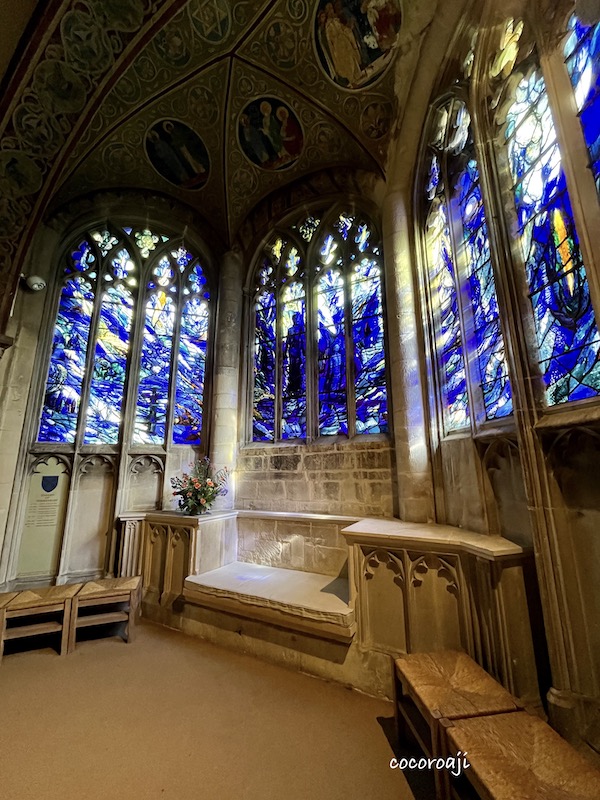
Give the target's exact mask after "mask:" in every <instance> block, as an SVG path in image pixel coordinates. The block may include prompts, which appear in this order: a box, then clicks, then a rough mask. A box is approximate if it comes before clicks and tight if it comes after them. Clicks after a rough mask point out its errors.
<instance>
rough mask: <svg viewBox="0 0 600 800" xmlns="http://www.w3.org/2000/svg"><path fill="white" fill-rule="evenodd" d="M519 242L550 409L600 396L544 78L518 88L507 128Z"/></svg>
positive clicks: (534, 74)
mask: <svg viewBox="0 0 600 800" xmlns="http://www.w3.org/2000/svg"><path fill="white" fill-rule="evenodd" d="M505 137H506V142H507V147H508V163H509V167H510V172H511V176H512V180H513V192H514V198H515V206H516V211H517V218H518V225H519V236H520V243H521V249H522V252H523V259H524V262H525V267H526V274H527V281H528V284H529V297H530V299H531V304H532V307H533V318H534V322H535V328H536V333H537V342H538V350H539V355H538V358H539V364H540V369H541V372H542V375H543V378H544V382H545V384H546V400H547V402H548V404H549V405H556V404H558V403H564V402H566V401H569V400H581V399H584V398H588V397H595V396H597V395H598V392H599V391H600V360H599V350H600V335H599V334H598V328H597V325H596V320H595V316H594V310H593V308H592V304H591V300H590V293H589V286H588V281H587V277H586V271H585V267H584V264H583V259H582V256H581V252H580V249H579V240H578V236H577V231H576V230H575V223H574V220H573V212H572V209H571V201H570V198H569V192H568V189H567V185H566V179H565V174H564V171H563V167H562V162H561V155H560V150H559V145H558V141H557V137H556V130H555V127H554V120H553V117H552V112H551V110H550V107H549V103H548V95H547V92H546V86H545V82H544V78H543V76H542V75H541V73H540V71H539V70H538V69H535V68H532V69H530V70H529V71H528V72H527V73H526V74H523V75H522V77H521V79H520V80H519V82H518V84H517V85H516V88H515V90H514V93H513V95H512V96H511V103H510V106H509V108H508V111H507V114H506V120H505Z"/></svg>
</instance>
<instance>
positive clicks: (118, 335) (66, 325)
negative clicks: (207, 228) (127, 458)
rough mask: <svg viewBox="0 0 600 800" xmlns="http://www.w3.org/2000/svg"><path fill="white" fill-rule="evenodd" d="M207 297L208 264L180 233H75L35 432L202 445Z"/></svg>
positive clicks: (90, 441)
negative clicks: (193, 251)
mask: <svg viewBox="0 0 600 800" xmlns="http://www.w3.org/2000/svg"><path fill="white" fill-rule="evenodd" d="M209 302H210V292H209V290H208V286H207V278H206V275H205V272H204V269H203V267H202V265H201V263H200V261H199V259H198V257H197V256H195V255H193V254H192V253H191V252H190V251H189V250H188V249H187V246H186V245H185V244H184V243H183V242H182V240H181V238H179V239H177V240H176V239H174V238H171V237H169V236H166V235H164V234H158V233H156V232H152V231H150V230H147V229H134V228H131V227H124V228H118V227H116V226H110V225H106V226H99V227H98V228H93V229H91V230H90V231H88V232H87V233H84V234H82V235H80V236H78V237H77V239H76V240H75V242H74V243H73V245H72V246H71V247H70V248H69V249H68V252H67V255H66V265H65V267H64V269H63V274H62V280H61V285H60V297H59V299H58V310H57V313H56V318H55V326H54V335H53V341H52V351H51V356H50V366H49V369H48V376H47V380H46V388H45V394H44V401H43V407H42V414H41V419H40V424H39V429H38V434H37V441H38V442H39V443H44V444H47V443H56V444H62V445H76V446H79V445H90V446H101V445H117V444H119V443H122V442H123V441H124V440H125V441H126V442H127V444H129V445H132V446H134V447H135V446H138V445H139V446H143V445H153V446H160V447H167V446H169V445H170V444H175V445H192V446H199V445H201V443H202V442H203V423H204V419H205V414H204V384H205V378H206V361H207V347H208V338H209V321H210V309H209Z"/></svg>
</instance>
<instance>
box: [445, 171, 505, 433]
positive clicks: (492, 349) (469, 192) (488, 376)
mask: <svg viewBox="0 0 600 800" xmlns="http://www.w3.org/2000/svg"><path fill="white" fill-rule="evenodd" d="M457 188H458V195H459V205H460V210H461V217H462V222H463V233H464V246H465V248H466V255H467V258H466V261H467V263H468V270H469V290H470V291H469V294H470V301H471V308H472V313H473V323H474V329H475V343H476V346H477V361H478V364H479V373H480V378H481V388H482V392H483V401H484V407H485V412H486V417H487V418H488V419H498V418H501V417H506V416H508V415H510V414H512V411H513V402H512V390H511V386H510V380H509V377H508V366H507V363H506V350H505V347H504V338H503V336H502V331H501V329H500V320H499V310H498V301H497V297H496V283H495V280H494V272H493V269H492V263H491V255H490V243H489V239H488V232H487V222H486V218H485V209H484V207H483V199H482V197H481V189H480V185H479V172H478V168H477V163H476V162H475V161H474V160H471V161H469V163H468V164H467V167H466V169H465V170H464V171H463V173H462V174H461V176H460V178H459V181H458V187H457Z"/></svg>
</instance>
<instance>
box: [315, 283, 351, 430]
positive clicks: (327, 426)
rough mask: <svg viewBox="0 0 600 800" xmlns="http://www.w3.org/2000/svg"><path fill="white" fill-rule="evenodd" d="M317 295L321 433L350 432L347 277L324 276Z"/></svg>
mask: <svg viewBox="0 0 600 800" xmlns="http://www.w3.org/2000/svg"><path fill="white" fill-rule="evenodd" d="M317 298H318V299H317V311H318V359H319V372H318V379H319V434H320V435H321V436H331V435H336V434H339V433H345V434H347V433H348V408H347V401H346V339H345V331H344V280H343V277H342V275H341V274H340V273H339V272H338V271H336V270H328V271H327V272H326V273H325V274H324V275H323V276H322V277H321V279H320V280H319V283H318V294H317Z"/></svg>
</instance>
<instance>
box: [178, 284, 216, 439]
mask: <svg viewBox="0 0 600 800" xmlns="http://www.w3.org/2000/svg"><path fill="white" fill-rule="evenodd" d="M207 340H208V305H207V303H206V300H203V299H201V298H199V297H192V298H191V299H190V300H188V301H187V302H186V303H185V305H184V307H183V314H182V317H181V330H180V334H179V353H178V356H177V380H176V383H175V413H174V415H173V442H174V443H175V444H190V445H198V444H200V440H201V433H202V418H203V404H204V379H205V373H206V347H207Z"/></svg>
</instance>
